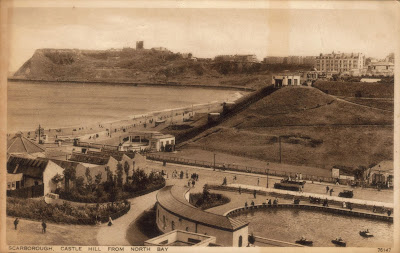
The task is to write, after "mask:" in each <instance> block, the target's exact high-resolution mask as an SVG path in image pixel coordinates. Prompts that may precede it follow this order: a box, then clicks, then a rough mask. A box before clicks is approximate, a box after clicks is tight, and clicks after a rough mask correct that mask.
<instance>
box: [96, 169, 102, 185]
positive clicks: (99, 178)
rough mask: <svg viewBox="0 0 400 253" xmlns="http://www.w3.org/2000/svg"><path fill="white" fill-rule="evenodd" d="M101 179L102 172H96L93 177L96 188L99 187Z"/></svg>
mask: <svg viewBox="0 0 400 253" xmlns="http://www.w3.org/2000/svg"><path fill="white" fill-rule="evenodd" d="M101 179H102V173H101V172H99V174H97V175H96V176H95V178H94V183H95V184H96V186H97V188H98V187H99V185H100V183H101Z"/></svg>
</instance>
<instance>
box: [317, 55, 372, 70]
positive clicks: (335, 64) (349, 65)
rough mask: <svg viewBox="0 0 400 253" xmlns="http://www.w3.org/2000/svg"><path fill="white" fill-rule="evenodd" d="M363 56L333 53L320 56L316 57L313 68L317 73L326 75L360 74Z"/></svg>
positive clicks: (362, 66) (363, 61) (363, 60)
mask: <svg viewBox="0 0 400 253" xmlns="http://www.w3.org/2000/svg"><path fill="white" fill-rule="evenodd" d="M364 63H365V56H364V55H363V54H362V53H348V54H345V53H335V52H332V53H331V54H320V55H319V56H317V57H316V61H315V68H316V69H317V71H318V72H319V73H326V74H339V73H342V74H354V75H359V74H361V73H362V70H363V68H364Z"/></svg>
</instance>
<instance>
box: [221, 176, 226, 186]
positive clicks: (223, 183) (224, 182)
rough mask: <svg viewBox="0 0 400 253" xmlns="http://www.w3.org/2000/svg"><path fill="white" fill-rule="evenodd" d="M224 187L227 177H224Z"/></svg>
mask: <svg viewBox="0 0 400 253" xmlns="http://www.w3.org/2000/svg"><path fill="white" fill-rule="evenodd" d="M222 185H226V177H224V181H223V182H222Z"/></svg>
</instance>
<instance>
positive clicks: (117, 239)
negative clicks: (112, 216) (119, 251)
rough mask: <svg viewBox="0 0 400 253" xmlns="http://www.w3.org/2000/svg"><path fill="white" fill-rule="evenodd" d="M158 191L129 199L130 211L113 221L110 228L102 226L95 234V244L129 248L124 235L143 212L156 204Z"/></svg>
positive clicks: (105, 225)
mask: <svg viewBox="0 0 400 253" xmlns="http://www.w3.org/2000/svg"><path fill="white" fill-rule="evenodd" d="M157 193H158V191H154V192H151V193H149V194H146V195H143V196H140V197H136V198H133V199H130V200H129V202H130V203H131V209H130V210H129V212H128V213H126V214H125V215H123V216H121V217H120V218H118V219H116V220H114V221H113V225H112V226H108V225H107V224H102V225H101V226H100V230H99V232H98V233H97V242H98V245H100V246H113V245H118V246H130V244H129V242H128V240H127V238H126V237H127V236H134V235H129V234H126V231H128V228H129V226H130V224H131V223H132V222H134V221H135V220H136V219H137V218H138V217H139V216H140V215H141V214H142V213H143V212H144V211H145V210H147V209H149V208H151V207H152V206H153V205H154V203H155V202H156V195H157Z"/></svg>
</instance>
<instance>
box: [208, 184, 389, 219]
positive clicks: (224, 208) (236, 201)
mask: <svg viewBox="0 0 400 253" xmlns="http://www.w3.org/2000/svg"><path fill="white" fill-rule="evenodd" d="M242 189H244V187H242ZM211 191H212V192H215V193H221V194H223V195H225V196H227V197H229V198H230V199H231V202H229V203H227V204H225V205H221V206H217V207H213V208H210V209H207V210H206V211H207V212H211V213H215V214H220V215H225V214H226V213H227V212H229V211H231V210H233V209H236V208H239V207H244V206H245V202H247V204H248V205H249V206H250V203H251V202H252V201H254V204H255V205H261V204H263V203H264V202H266V200H267V199H275V195H274V196H272V195H270V193H267V195H266V196H263V195H256V198H254V196H253V194H252V193H243V192H242V193H241V194H239V192H231V191H224V190H211ZM278 200H279V204H293V198H283V197H278ZM302 203H303V204H307V205H315V206H321V204H311V203H309V202H308V201H307V202H305V201H301V202H300V204H302ZM330 206H331V207H333V208H338V209H344V210H348V209H346V208H342V207H341V206H337V205H332V204H330ZM353 211H357V212H362V213H371V214H376V215H382V216H386V214H380V213H373V212H372V209H371V210H366V209H361V208H356V207H355V208H353Z"/></svg>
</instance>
